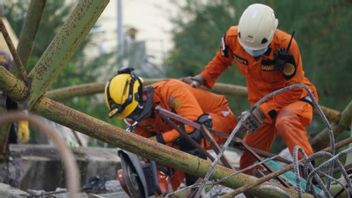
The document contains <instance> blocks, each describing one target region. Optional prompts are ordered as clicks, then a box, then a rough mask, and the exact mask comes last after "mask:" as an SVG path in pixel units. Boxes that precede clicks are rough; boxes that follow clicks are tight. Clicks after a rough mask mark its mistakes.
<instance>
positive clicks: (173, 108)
mask: <svg viewBox="0 0 352 198" xmlns="http://www.w3.org/2000/svg"><path fill="white" fill-rule="evenodd" d="M204 98H206V100H204ZM105 101H106V104H107V106H108V108H109V116H110V117H113V116H116V117H117V118H119V119H125V118H126V119H127V120H129V123H130V124H132V125H134V126H135V130H134V133H136V134H138V135H141V136H143V137H147V138H150V139H153V140H156V141H158V142H159V143H163V144H166V145H168V146H172V147H174V148H177V149H180V150H182V151H184V152H187V153H190V154H193V155H197V156H199V157H202V158H204V154H202V153H199V152H197V151H196V149H195V148H194V147H193V146H192V145H191V144H190V143H188V142H187V141H186V140H184V138H183V137H181V136H180V134H179V132H178V131H177V130H176V129H174V128H173V127H172V126H170V125H169V124H167V123H166V122H165V121H163V119H162V118H161V116H160V115H159V113H158V112H157V111H154V108H155V107H156V106H160V107H161V108H163V109H166V110H168V111H170V112H174V113H176V114H178V115H179V116H181V117H183V118H185V119H188V120H191V121H194V122H198V123H202V124H205V123H206V124H205V125H206V126H209V127H210V128H212V129H213V130H215V131H219V132H223V133H226V134H229V133H230V132H231V131H232V129H233V128H234V127H235V125H236V123H237V119H236V117H235V116H234V114H233V113H232V111H231V110H230V107H229V104H228V101H227V99H226V98H225V97H224V96H222V95H216V94H213V93H210V92H207V91H205V90H200V89H195V88H193V87H191V86H190V85H188V84H186V83H184V82H182V81H180V80H176V79H168V80H162V81H159V82H156V83H153V84H152V85H150V86H145V87H143V84H142V79H141V78H140V77H138V76H137V75H135V74H134V72H132V70H131V69H128V68H123V69H120V70H119V72H118V74H117V75H116V76H114V77H113V78H112V79H111V80H110V81H108V82H107V84H106V86H105ZM184 129H185V132H187V133H188V134H189V136H190V137H191V138H192V139H194V140H195V141H197V142H198V143H200V144H201V145H202V146H203V147H204V148H206V149H208V148H209V147H210V143H209V142H207V141H205V139H204V138H202V136H201V135H200V132H199V131H198V130H196V129H194V128H192V127H191V126H188V125H185V126H184ZM214 139H215V141H217V142H218V143H222V142H223V141H224V140H225V139H223V138H221V137H214ZM183 178H184V174H183V173H182V172H179V171H176V173H175V177H174V178H173V179H172V181H173V187H174V190H175V189H176V188H177V187H178V186H179V185H180V183H181V182H182V180H183ZM196 179H197V178H194V177H192V176H190V175H186V185H190V184H192V183H193V182H195V180H196Z"/></svg>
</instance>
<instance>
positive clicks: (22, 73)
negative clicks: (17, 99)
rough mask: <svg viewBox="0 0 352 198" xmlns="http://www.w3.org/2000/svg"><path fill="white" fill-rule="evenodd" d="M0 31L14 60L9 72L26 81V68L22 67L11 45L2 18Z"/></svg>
mask: <svg viewBox="0 0 352 198" xmlns="http://www.w3.org/2000/svg"><path fill="white" fill-rule="evenodd" d="M0 30H1V32H2V35H3V36H4V39H5V42H6V44H7V46H8V48H9V50H10V52H11V55H12V57H13V59H14V60H15V64H14V65H15V67H12V68H11V70H14V73H15V74H16V76H17V77H19V78H20V79H21V80H27V71H26V68H25V67H24V66H23V64H22V62H21V59H20V58H19V56H18V54H17V51H16V48H15V46H14V45H13V41H12V40H11V37H10V35H9V33H8V31H7V29H6V26H5V24H4V21H3V18H2V17H1V18H0Z"/></svg>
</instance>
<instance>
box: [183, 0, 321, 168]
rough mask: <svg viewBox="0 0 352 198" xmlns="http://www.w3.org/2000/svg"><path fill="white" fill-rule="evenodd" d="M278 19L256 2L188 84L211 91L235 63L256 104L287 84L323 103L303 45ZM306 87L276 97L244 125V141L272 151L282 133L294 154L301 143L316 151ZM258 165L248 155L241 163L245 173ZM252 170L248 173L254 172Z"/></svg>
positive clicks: (246, 153)
mask: <svg viewBox="0 0 352 198" xmlns="http://www.w3.org/2000/svg"><path fill="white" fill-rule="evenodd" d="M277 26H278V20H277V19H276V18H275V15H274V11H273V10H272V8H270V7H268V6H266V5H263V4H252V5H250V6H249V7H248V8H247V9H246V10H245V11H244V12H243V14H242V16H241V18H240V20H239V24H238V26H231V27H230V28H229V29H228V30H227V32H226V34H225V35H224V36H223V37H222V38H221V47H220V49H219V51H218V52H217V54H216V55H215V57H214V58H213V59H212V60H211V61H210V62H209V63H208V65H207V66H206V67H205V69H204V70H203V71H202V72H201V73H200V74H199V75H196V76H194V77H186V78H185V79H184V80H185V81H186V82H188V83H191V84H192V85H193V86H194V87H198V86H200V85H205V86H207V87H212V86H213V85H214V83H215V81H216V79H217V78H218V77H219V76H220V75H221V73H222V72H224V71H225V70H226V69H227V68H228V67H229V66H231V65H232V64H233V63H236V65H237V68H238V71H239V72H240V73H241V74H243V75H244V76H245V77H246V84H247V87H248V101H249V103H250V104H251V105H253V104H255V103H256V102H257V101H258V100H259V99H261V98H262V97H263V96H265V95H267V94H269V93H270V92H272V91H274V90H277V89H280V88H283V87H286V86H288V85H292V84H297V83H302V84H305V85H307V86H308V87H309V88H310V90H311V91H312V92H313V95H314V96H315V100H316V101H317V100H318V95H317V91H316V88H315V87H314V85H313V84H312V83H311V82H310V81H309V80H308V79H307V77H305V75H304V71H303V66H302V60H301V54H300V51H299V47H298V45H297V43H296V41H295V39H294V38H293V35H290V34H288V33H286V32H284V31H282V30H279V29H277ZM311 102H312V101H311V99H310V98H308V97H307V91H306V90H305V89H304V88H295V89H292V90H288V91H286V92H283V93H281V94H278V95H275V96H274V97H272V98H271V99H269V100H268V101H266V102H265V103H263V104H262V105H261V106H260V108H259V109H256V110H255V111H254V112H253V114H252V115H251V116H250V117H249V118H248V119H247V120H246V121H245V122H244V127H245V128H246V129H247V131H249V132H251V133H247V134H246V135H245V137H244V142H245V143H247V144H248V145H249V146H252V147H254V148H257V149H261V150H264V151H268V150H269V149H270V147H271V145H272V143H273V141H274V139H275V137H276V135H279V136H280V137H281V138H282V139H283V140H284V142H285V143H286V145H287V147H288V148H289V150H290V151H291V153H292V151H293V148H294V147H295V146H296V145H298V146H300V147H301V148H302V149H303V150H304V151H305V153H306V154H308V155H311V154H312V153H313V149H312V147H311V145H310V143H309V140H308V135H307V132H306V130H305V127H306V126H307V125H308V124H309V123H310V122H311V121H312V116H313V106H312V103H311ZM254 162H255V159H254V158H253V157H252V156H251V155H250V154H249V153H248V152H244V153H243V155H242V157H241V160H240V168H241V169H243V168H245V167H247V166H249V165H251V164H253V163H254ZM252 171H253V170H249V171H247V172H246V173H247V174H252Z"/></svg>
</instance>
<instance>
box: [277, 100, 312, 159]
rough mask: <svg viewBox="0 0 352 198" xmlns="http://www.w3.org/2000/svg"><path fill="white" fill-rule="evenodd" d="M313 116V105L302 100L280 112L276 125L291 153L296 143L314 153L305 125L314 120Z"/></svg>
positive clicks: (306, 150) (306, 151)
mask: <svg viewBox="0 0 352 198" xmlns="http://www.w3.org/2000/svg"><path fill="white" fill-rule="evenodd" d="M312 117H313V108H312V106H311V105H310V104H308V103H306V102H302V101H299V102H295V103H292V104H290V105H288V106H286V107H284V108H283V109H281V111H280V112H279V113H278V115H277V118H276V122H275V127H276V130H277V133H278V134H279V135H280V136H281V138H282V139H283V140H284V142H285V143H286V145H287V147H288V149H289V150H290V152H291V154H292V151H293V148H294V147H295V146H296V145H298V146H300V147H301V148H302V149H303V150H304V152H305V153H306V154H307V155H311V154H312V153H313V149H312V147H311V145H310V143H309V140H308V135H307V132H306V130H305V126H307V125H308V124H309V123H310V122H311V121H312ZM299 157H301V156H299Z"/></svg>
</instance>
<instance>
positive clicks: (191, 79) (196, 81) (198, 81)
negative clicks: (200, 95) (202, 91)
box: [181, 75, 204, 88]
mask: <svg viewBox="0 0 352 198" xmlns="http://www.w3.org/2000/svg"><path fill="white" fill-rule="evenodd" d="M181 80H182V81H183V82H185V83H187V84H190V85H191V86H192V87H194V88H198V87H200V86H201V85H204V79H203V78H202V77H201V76H200V75H196V76H187V77H184V78H181Z"/></svg>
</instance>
